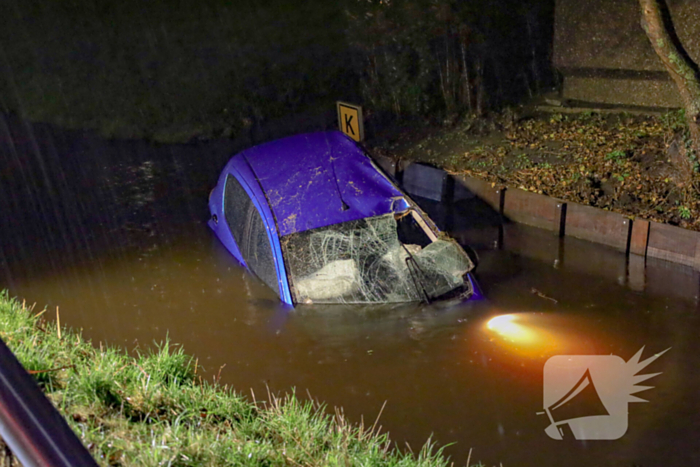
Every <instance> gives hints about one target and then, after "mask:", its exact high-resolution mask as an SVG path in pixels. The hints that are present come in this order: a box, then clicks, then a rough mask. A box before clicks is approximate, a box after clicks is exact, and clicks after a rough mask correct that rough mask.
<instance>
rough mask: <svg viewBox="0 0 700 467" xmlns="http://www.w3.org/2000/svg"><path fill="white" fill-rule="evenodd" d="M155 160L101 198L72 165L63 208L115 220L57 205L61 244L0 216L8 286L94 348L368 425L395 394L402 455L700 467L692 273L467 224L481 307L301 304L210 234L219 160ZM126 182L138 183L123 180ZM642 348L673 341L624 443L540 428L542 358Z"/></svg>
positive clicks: (385, 420)
mask: <svg viewBox="0 0 700 467" xmlns="http://www.w3.org/2000/svg"><path fill="white" fill-rule="evenodd" d="M98 149H99V148H98ZM166 149H167V148H166ZM153 151H156V152H155V153H149V152H148V151H146V154H145V155H144V156H143V157H145V159H144V160H135V161H134V162H133V165H131V167H134V169H133V173H131V172H130V171H129V170H126V169H125V170H123V171H122V172H120V173H122V174H125V175H123V177H124V180H122V181H120V182H119V185H118V186H113V187H111V188H110V186H109V185H105V183H107V181H110V180H111V181H110V182H109V183H114V177H116V176H117V175H113V176H112V178H110V177H105V178H103V179H100V180H101V181H94V182H93V183H94V184H95V185H96V186H95V188H94V190H93V191H91V190H89V189H87V188H85V187H83V186H82V185H81V182H80V180H81V178H80V173H77V174H76V172H75V170H76V169H75V168H73V169H71V168H64V170H63V171H62V172H61V173H62V174H63V175H62V176H63V177H66V178H67V179H69V180H71V183H65V184H64V185H61V186H63V187H64V188H63V189H65V190H69V189H71V187H74V188H72V189H73V191H71V192H70V193H71V194H70V196H71V197H72V198H71V197H69V198H68V199H69V201H70V200H74V204H75V206H80V205H84V206H88V207H89V206H92V207H93V208H94V209H97V207H98V206H101V205H104V206H108V208H107V207H106V208H105V209H107V212H108V213H116V215H117V217H116V219H118V220H119V221H118V222H116V221H114V220H111V218H110V217H109V214H108V215H104V216H103V215H102V214H100V212H99V211H94V212H93V211H89V212H87V211H86V212H87V214H81V212H79V211H75V210H74V208H70V209H68V208H65V210H66V214H65V216H64V215H63V214H61V212H59V211H60V210H54V211H51V212H54V214H52V216H54V217H55V216H58V217H60V225H63V226H68V225H71V224H70V222H72V220H76V222H77V224H76V225H78V226H79V227H80V228H79V229H78V228H77V227H76V228H75V230H74V232H75V235H77V237H75V238H72V237H71V235H73V234H71V233H70V232H73V231H71V230H61V229H58V230H57V231H56V232H58V235H59V238H58V239H47V240H41V242H43V243H42V244H43V245H44V246H42V244H39V247H38V248H34V246H35V242H36V241H37V240H36V239H37V237H36V235H29V234H27V235H24V234H25V233H29V232H31V229H32V228H33V227H32V226H37V225H38V224H34V223H35V222H39V221H41V218H38V217H36V216H34V217H33V216H32V215H24V214H22V210H21V209H20V210H19V211H17V209H19V208H23V207H26V204H24V201H20V200H19V199H17V200H14V201H12V202H5V203H4V204H3V207H4V208H7V209H10V208H13V207H14V209H15V211H10V213H11V214H10V217H12V216H14V218H15V219H24V221H25V222H26V223H27V224H26V225H22V223H21V222H14V223H10V222H8V221H7V217H6V218H5V221H3V222H4V223H3V224H2V229H3V230H2V234H3V242H2V246H3V250H2V255H3V256H0V287H9V288H10V291H11V293H12V294H13V295H18V296H20V297H23V298H26V299H27V301H29V302H37V303H39V304H48V305H49V306H50V307H55V306H60V310H61V321H62V322H65V323H66V324H67V325H69V326H71V327H74V328H83V329H84V333H85V335H86V336H87V337H89V338H92V339H93V340H95V341H104V342H109V343H112V344H117V345H121V346H124V347H126V348H128V349H133V348H134V346H136V345H138V346H140V347H145V346H149V345H152V342H153V341H160V340H162V339H164V338H166V336H167V337H169V338H170V339H171V340H172V341H174V342H177V343H180V344H182V345H183V346H184V348H185V349H186V351H188V352H189V353H191V354H193V355H195V356H196V357H197V358H198V359H199V362H200V363H201V364H202V365H204V367H205V368H206V369H207V370H208V372H209V375H210V376H213V375H216V374H217V373H219V371H221V377H222V382H223V383H226V384H231V385H233V386H234V387H236V388H238V389H239V390H241V391H243V392H247V391H248V390H249V389H253V390H254V391H255V393H256V394H257V395H258V396H260V395H261V394H265V393H266V387H269V388H270V390H271V391H273V392H281V391H288V390H290V388H296V391H297V394H299V395H305V394H306V393H307V391H308V393H309V394H311V396H313V397H314V398H317V399H319V400H321V401H324V402H326V403H327V404H328V405H330V406H342V407H343V408H344V410H345V413H346V414H347V415H348V416H349V418H350V419H351V420H354V421H360V420H361V419H362V418H364V420H365V421H368V420H374V418H375V417H376V416H377V414H378V413H379V411H380V409H381V407H382V405H383V404H384V402H385V401H386V403H387V405H386V408H385V409H384V411H383V413H382V416H381V419H380V422H379V423H380V424H381V425H382V426H383V427H384V429H385V430H388V431H390V432H391V437H392V439H394V440H396V442H397V444H398V445H399V446H400V447H404V446H405V443H406V442H408V443H409V444H410V445H411V447H412V448H414V449H416V448H417V447H418V446H419V445H420V444H422V443H423V442H424V441H425V440H426V439H427V438H428V437H429V436H431V435H434V439H435V440H436V441H437V442H438V443H441V444H447V443H452V442H455V443H456V444H454V445H452V446H450V447H448V448H447V449H446V453H448V454H449V455H451V456H453V458H454V460H455V461H456V463H457V465H460V464H464V463H465V462H466V458H467V455H468V453H469V450H470V448H473V449H474V451H473V455H472V462H475V461H477V460H482V461H483V462H484V463H485V464H486V465H498V463H499V462H502V463H503V465H504V466H513V465H526V466H530V465H531V466H540V465H580V466H588V465H620V466H631V465H635V464H636V465H659V464H661V463H663V464H666V465H680V464H683V465H694V464H696V463H698V461H700V448H698V447H696V444H695V443H696V440H697V439H698V438H700V417H699V416H698V413H700V412H699V410H700V403H698V399H697V394H700V376H698V372H697V368H698V367H699V366H700V354H699V353H698V352H697V347H696V340H697V335H698V334H699V331H700V320H699V319H698V316H699V315H698V313H697V311H698V310H697V302H696V297H697V295H698V294H697V288H698V276H697V273H696V272H694V271H691V270H688V269H684V268H677V267H675V268H674V267H669V266H668V265H667V264H661V265H659V264H658V263H657V264H653V263H649V264H648V265H647V266H648V267H647V268H646V269H642V272H641V275H640V271H639V270H638V269H634V268H633V267H632V265H630V264H628V262H627V261H626V260H625V258H624V256H622V255H619V254H617V253H615V252H612V251H610V250H607V249H605V248H603V247H597V246H595V245H591V244H587V243H585V242H579V241H576V240H570V239H567V240H566V242H565V243H564V244H563V245H560V244H559V240H558V239H556V238H554V237H552V236H550V234H548V233H546V232H541V231H538V230H536V229H525V228H515V227H513V226H507V227H506V229H505V231H502V232H499V231H498V230H493V229H491V228H490V227H489V228H485V229H482V230H478V229H477V228H476V227H469V226H467V227H464V226H461V225H460V222H459V221H460V220H461V219H462V217H459V216H458V217H456V218H455V219H453V221H454V222H453V225H454V226H455V228H458V229H460V230H459V231H458V233H459V237H460V238H461V239H462V240H463V241H470V243H472V244H475V245H476V246H477V247H478V250H479V254H480V257H481V261H480V265H479V269H478V275H479V280H480V283H481V285H482V287H483V289H484V293H485V295H486V296H487V297H488V299H487V300H484V301H481V302H472V303H469V304H466V305H463V306H458V307H444V308H441V307H440V305H439V304H438V305H431V306H427V305H410V306H406V305H402V306H379V307H369V308H357V307H350V306H325V307H320V306H301V307H298V308H296V309H293V310H292V309H290V308H288V307H284V306H282V305H281V304H279V302H278V300H277V299H276V296H275V294H274V293H273V292H271V291H270V290H269V289H267V288H266V287H265V286H264V285H262V284H261V283H260V282H259V281H257V280H256V279H254V278H252V277H251V276H250V275H249V274H247V273H245V272H244V271H243V270H242V269H241V268H240V267H239V266H238V265H237V264H236V262H235V261H234V260H233V259H232V257H231V256H230V255H229V254H228V253H227V252H226V250H225V249H224V248H223V247H221V245H220V244H219V243H218V242H217V241H216V239H215V238H214V237H213V235H211V234H210V232H209V231H208V230H207V229H206V227H205V226H204V220H205V219H206V216H207V212H206V196H207V194H208V190H209V189H210V188H211V186H213V184H214V182H215V180H216V176H217V175H218V170H219V169H220V166H218V165H217V164H213V163H211V161H209V162H207V163H206V164H204V165H203V166H198V165H197V163H196V161H197V158H195V157H194V156H193V155H192V153H190V152H187V151H189V149H188V150H187V151H186V150H185V149H182V151H183V153H182V154H181V155H177V154H175V153H176V152H177V151H175V152H173V150H171V149H167V151H166V155H163V154H162V153H160V152H158V151H163V148H160V149H157V148H156V149H153ZM203 151H204V150H203ZM97 152H99V151H97ZM183 154H184V155H183ZM217 157H219V160H224V159H225V158H223V157H220V155H219V156H217ZM146 161H152V162H151V163H149V164H146V163H145V162H146ZM52 163H53V164H60V161H53V162H52ZM120 163H123V161H121V162H120ZM127 165H128V164H127ZM81 167H82V169H81V170H83V171H84V172H85V173H90V170H89V167H88V168H86V167H85V165H83V166H81ZM187 167H190V168H193V169H192V170H189V169H186V168H187ZM194 167H199V168H198V169H196V170H195V169H194ZM207 167H208V168H207ZM71 177H72V178H71ZM129 177H136V179H138V180H140V181H139V182H138V183H134V184H133V185H129V183H130V182H129ZM76 180H77V181H76ZM86 183H87V182H86ZM139 183H140V184H139ZM139 186H141V187H143V190H145V192H141V191H143V190H141V189H140V188H138V187H139ZM140 190H141V191H140ZM81 191H82V192H85V193H86V194H85V196H87V197H88V198H89V199H83V197H82V195H81ZM41 193H42V192H41V191H37V192H35V199H39V198H40V197H41ZM93 196H95V197H96V198H94V199H93ZM70 202H73V201H70ZM47 203H49V204H47V205H46V206H49V207H50V206H52V205H54V203H58V201H56V200H51V201H47ZM81 203H82V204H81ZM18 207H19V208H18ZM76 209H77V208H76ZM4 212H8V211H4ZM47 212H48V211H47ZM88 214H89V215H88ZM61 216H64V217H61ZM144 225H145V226H147V228H146V227H144ZM120 226H128V227H129V229H131V230H129V231H123V230H120V228H121V227H120ZM37 228H38V227H37ZM13 229H15V230H13ZM489 229H491V230H489ZM42 232H43V233H44V234H46V235H48V234H49V233H50V232H48V231H42ZM61 232H63V233H61ZM81 232H82V233H81ZM64 234H65V236H62V235H64ZM499 236H500V238H501V242H499V241H498V238H499ZM474 238H476V239H477V240H476V241H471V239H474ZM489 238H490V240H489ZM8 239H9V240H8ZM478 239H481V240H483V241H479V240H478ZM73 240H75V241H73ZM63 242H69V243H71V242H72V243H71V245H72V246H71V247H70V248H69V250H70V251H71V252H72V253H71V254H70V255H67V254H63V251H64V250H62V249H61V248H58V247H60V246H61V245H62V244H63ZM86 251H89V254H88V253H86ZM3 258H4V259H3ZM13 258H15V259H13ZM16 258H20V259H21V261H18V260H17V259H16ZM533 289H536V290H537V291H541V292H542V295H544V296H546V297H551V298H553V300H548V299H546V298H543V297H542V296H540V295H538V294H536V293H533V292H532V290H533ZM642 346H646V347H645V348H646V349H647V350H646V351H645V352H647V351H648V352H649V353H650V354H651V353H656V352H660V351H662V350H664V349H666V348H668V347H671V348H672V349H671V350H670V351H669V352H668V353H667V354H665V355H664V356H663V357H662V358H660V359H659V360H658V361H656V362H654V363H653V364H652V365H650V366H649V372H663V373H662V374H661V375H659V376H657V377H656V378H655V379H654V382H653V383H651V384H650V385H655V386H656V387H655V388H654V389H652V390H649V391H648V392H646V393H645V398H646V399H648V400H649V401H650V402H649V403H648V404H633V405H632V406H631V407H630V410H629V430H628V432H627V434H626V435H625V436H624V437H623V438H621V439H620V440H617V441H610V442H593V441H589V442H575V441H565V440H564V441H556V440H553V439H550V438H549V437H548V436H547V434H546V433H545V431H544V430H545V428H546V427H547V426H548V424H549V421H548V420H547V419H546V417H543V416H542V415H537V412H541V411H542V407H543V388H542V383H543V381H542V378H543V368H544V364H545V362H546V361H547V359H548V358H549V357H551V356H554V355H562V354H563V355H567V354H569V355H578V354H583V355H589V354H590V355H611V354H612V355H618V356H620V357H621V358H622V359H624V360H625V361H627V360H629V359H630V357H632V356H633V355H634V354H635V353H636V352H637V351H638V350H639V349H640V348H641V347H642Z"/></svg>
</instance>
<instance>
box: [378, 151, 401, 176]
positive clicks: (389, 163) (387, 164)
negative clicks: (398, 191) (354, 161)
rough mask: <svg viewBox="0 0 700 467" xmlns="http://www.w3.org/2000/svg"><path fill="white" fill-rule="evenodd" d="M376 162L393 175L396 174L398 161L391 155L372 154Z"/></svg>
mask: <svg viewBox="0 0 700 467" xmlns="http://www.w3.org/2000/svg"><path fill="white" fill-rule="evenodd" d="M372 159H374V162H375V163H376V164H377V165H378V166H379V167H381V168H382V170H384V172H386V173H387V174H389V175H391V176H392V177H393V176H394V175H396V165H397V164H396V161H395V160H394V159H392V158H391V157H386V156H372Z"/></svg>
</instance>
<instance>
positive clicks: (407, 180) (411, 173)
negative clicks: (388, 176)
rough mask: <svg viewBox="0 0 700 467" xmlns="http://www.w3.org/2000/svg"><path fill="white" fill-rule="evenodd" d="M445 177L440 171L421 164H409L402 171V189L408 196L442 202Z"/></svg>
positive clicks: (445, 174) (444, 173) (442, 171)
mask: <svg viewBox="0 0 700 467" xmlns="http://www.w3.org/2000/svg"><path fill="white" fill-rule="evenodd" d="M446 177H447V173H446V172H445V171H444V170H442V169H438V168H435V167H430V166H429V165H423V164H411V165H409V166H408V167H407V168H406V169H405V170H404V171H403V179H402V184H403V189H404V190H406V192H408V194H409V195H413V196H420V197H422V198H427V199H430V200H433V201H442V200H443V196H442V190H443V187H444V185H445V179H446Z"/></svg>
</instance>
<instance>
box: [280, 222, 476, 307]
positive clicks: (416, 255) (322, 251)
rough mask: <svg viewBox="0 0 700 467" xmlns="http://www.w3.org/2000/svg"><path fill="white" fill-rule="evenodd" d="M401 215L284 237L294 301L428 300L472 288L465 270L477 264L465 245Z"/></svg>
mask: <svg viewBox="0 0 700 467" xmlns="http://www.w3.org/2000/svg"><path fill="white" fill-rule="evenodd" d="M402 219H404V220H407V222H406V221H404V220H399V221H397V218H396V217H395V215H394V214H386V215H383V216H377V217H371V218H366V219H360V220H356V221H351V222H344V223H341V224H336V225H330V226H327V227H322V228H319V229H314V230H308V231H304V232H297V233H294V234H291V235H287V236H285V237H283V238H282V248H283V250H284V255H285V260H286V263H287V267H288V272H289V278H290V285H291V288H292V294H293V296H294V301H295V302H296V303H387V302H388V303H391V302H412V301H424V300H428V301H430V300H433V299H436V298H439V297H443V296H445V295H446V294H449V295H452V294H457V293H460V292H463V291H465V289H466V288H468V287H470V284H469V283H468V282H467V283H465V274H466V273H467V272H468V271H470V270H471V269H472V268H473V264H472V262H471V260H470V259H469V257H468V256H467V255H466V253H465V252H464V250H462V248H461V247H460V246H459V245H458V244H457V243H456V242H454V240H451V239H442V238H436V236H435V235H434V234H433V233H432V232H430V234H431V237H428V236H427V235H426V232H424V230H426V229H425V227H424V228H423V229H421V228H420V225H418V224H419V223H420V218H419V217H418V216H415V215H414V216H410V215H406V216H404V217H403V218H402ZM416 221H418V222H416ZM423 225H424V224H423ZM416 227H417V228H416Z"/></svg>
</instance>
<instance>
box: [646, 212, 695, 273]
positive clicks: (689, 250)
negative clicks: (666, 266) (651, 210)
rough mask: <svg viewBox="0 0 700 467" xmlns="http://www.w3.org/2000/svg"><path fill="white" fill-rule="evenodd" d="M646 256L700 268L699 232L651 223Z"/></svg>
mask: <svg viewBox="0 0 700 467" xmlns="http://www.w3.org/2000/svg"><path fill="white" fill-rule="evenodd" d="M647 256H651V257H653V258H660V259H663V260H666V261H672V262H674V263H680V264H685V265H688V266H692V267H695V268H700V232H694V231H692V230H685V229H682V228H680V227H675V226H673V225H668V224H659V223H657V222H651V223H650V226H649V244H648V247H647Z"/></svg>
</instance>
